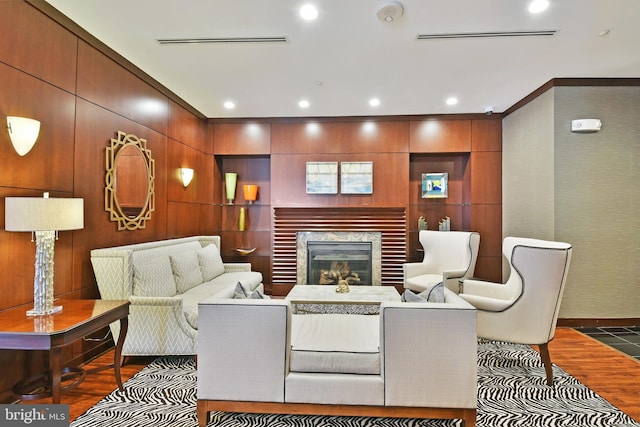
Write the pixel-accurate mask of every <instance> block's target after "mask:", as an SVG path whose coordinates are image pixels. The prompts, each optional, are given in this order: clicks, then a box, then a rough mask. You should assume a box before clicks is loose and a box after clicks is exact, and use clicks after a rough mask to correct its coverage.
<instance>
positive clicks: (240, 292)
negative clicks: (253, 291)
mask: <svg viewBox="0 0 640 427" xmlns="http://www.w3.org/2000/svg"><path fill="white" fill-rule="evenodd" d="M249 292H250V291H249V290H247V289H245V287H244V286H242V283H240V282H238V283H236V289H235V290H234V291H233V298H235V299H244V298H248V297H249Z"/></svg>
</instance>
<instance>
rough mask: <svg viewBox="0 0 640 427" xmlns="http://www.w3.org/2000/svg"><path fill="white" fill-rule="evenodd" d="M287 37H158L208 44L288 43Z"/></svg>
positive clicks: (182, 42) (161, 41) (179, 42)
mask: <svg viewBox="0 0 640 427" xmlns="http://www.w3.org/2000/svg"><path fill="white" fill-rule="evenodd" d="M286 42H287V37H285V36H273V37H208V38H193V39H158V43H160V44H162V45H165V44H207V43H286Z"/></svg>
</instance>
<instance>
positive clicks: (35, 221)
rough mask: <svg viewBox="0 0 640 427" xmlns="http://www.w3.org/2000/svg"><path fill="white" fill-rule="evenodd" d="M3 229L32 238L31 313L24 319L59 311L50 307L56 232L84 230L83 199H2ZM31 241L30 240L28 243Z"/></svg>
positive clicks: (57, 308)
mask: <svg viewBox="0 0 640 427" xmlns="http://www.w3.org/2000/svg"><path fill="white" fill-rule="evenodd" d="M4 222H5V227H4V228H5V230H7V231H30V232H31V233H32V236H33V233H35V235H36V262H35V276H34V279H33V310H29V311H27V315H28V316H39V315H43V314H51V313H55V312H58V311H60V310H62V306H58V307H54V305H53V258H54V253H53V248H54V245H55V241H56V238H57V237H58V231H62V230H78V229H81V228H83V227H84V200H83V199H71V198H66V199H64V198H63V199H59V198H49V193H44V197H42V198H40V197H7V198H5V218H4ZM32 241H33V240H32Z"/></svg>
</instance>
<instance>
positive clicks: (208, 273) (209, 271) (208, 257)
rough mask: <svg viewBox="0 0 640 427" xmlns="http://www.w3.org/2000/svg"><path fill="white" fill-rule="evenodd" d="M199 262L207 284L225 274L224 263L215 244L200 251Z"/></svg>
mask: <svg viewBox="0 0 640 427" xmlns="http://www.w3.org/2000/svg"><path fill="white" fill-rule="evenodd" d="M198 262H199V263H200V270H201V271H202V278H203V279H204V281H205V282H208V281H209V280H213V279H215V278H216V277H218V276H219V275H221V274H222V273H224V263H223V262H222V257H221V256H220V251H219V250H218V247H217V246H216V245H214V244H210V245H207V246H205V247H204V248H202V249H199V250H198Z"/></svg>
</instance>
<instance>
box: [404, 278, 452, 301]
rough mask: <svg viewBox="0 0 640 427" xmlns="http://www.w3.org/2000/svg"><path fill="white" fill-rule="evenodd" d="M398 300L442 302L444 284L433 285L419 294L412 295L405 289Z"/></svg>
mask: <svg viewBox="0 0 640 427" xmlns="http://www.w3.org/2000/svg"><path fill="white" fill-rule="evenodd" d="M400 300H401V301H403V302H444V283H443V282H440V283H438V284H436V285H433V286H431V287H430V288H428V289H426V290H424V291H422V292H420V293H419V294H414V293H413V292H411V291H410V290H409V289H406V290H405V291H404V292H403V293H402V297H401V298H400Z"/></svg>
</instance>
